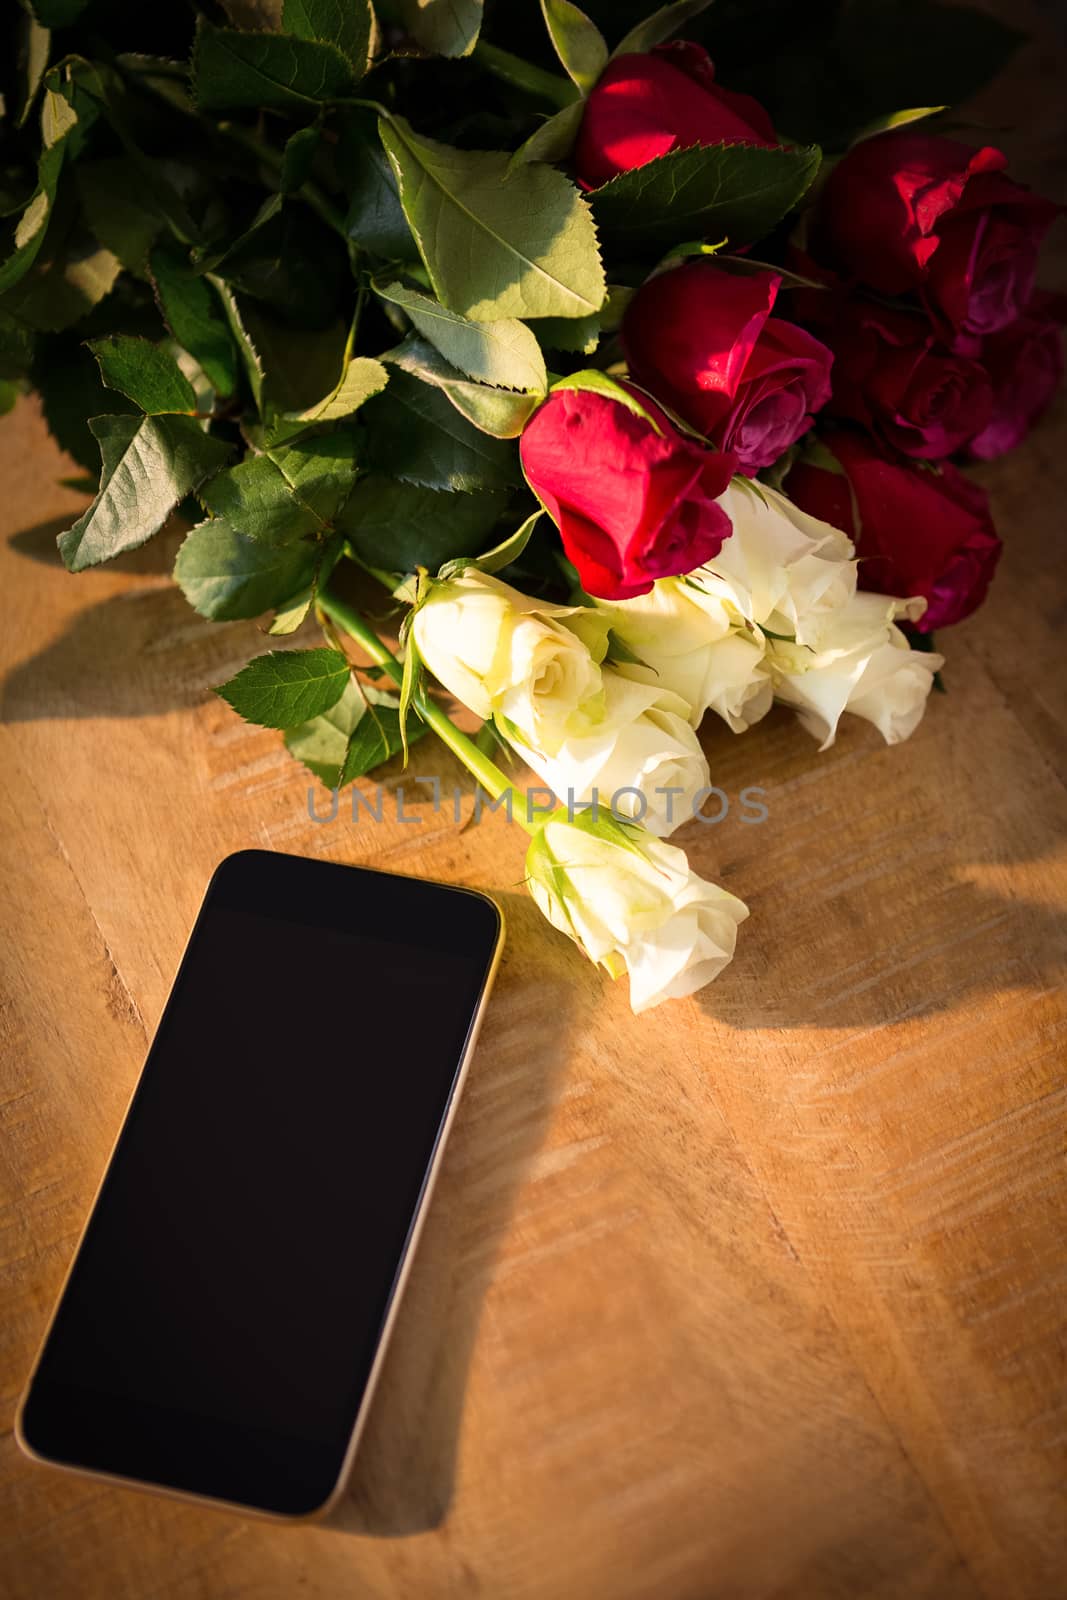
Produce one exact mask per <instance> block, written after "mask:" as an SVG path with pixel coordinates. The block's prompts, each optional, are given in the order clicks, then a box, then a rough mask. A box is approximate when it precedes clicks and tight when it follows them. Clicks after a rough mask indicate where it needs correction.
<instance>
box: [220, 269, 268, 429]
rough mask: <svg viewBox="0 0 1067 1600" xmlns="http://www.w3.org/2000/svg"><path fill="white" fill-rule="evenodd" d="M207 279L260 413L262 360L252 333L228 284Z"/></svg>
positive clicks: (262, 380)
mask: <svg viewBox="0 0 1067 1600" xmlns="http://www.w3.org/2000/svg"><path fill="white" fill-rule="evenodd" d="M207 281H208V283H209V284H210V285H211V287H212V288H213V289H214V290H215V293H216V294H217V295H218V297H219V301H220V303H221V305H222V312H223V316H224V317H225V319H226V323H227V325H228V327H229V331H230V334H231V335H232V337H233V341H234V343H235V344H236V346H237V349H238V351H239V353H240V356H241V361H242V364H243V366H244V369H245V376H246V377H247V379H248V387H249V389H250V390H251V393H252V399H253V400H254V401H255V403H256V410H257V411H258V412H260V414H261V415H262V412H263V384H264V381H265V374H264V371H263V362H262V360H261V358H260V354H259V351H258V350H257V349H256V346H255V344H254V342H253V340H252V335H251V334H250V333H249V331H248V327H247V325H246V322H245V318H244V316H242V314H241V308H240V306H239V305H238V304H237V296H236V295H235V294H234V292H233V290H232V289H231V288H230V286H229V284H228V283H223V281H222V279H221V278H216V277H214V276H209V277H208V280H207Z"/></svg>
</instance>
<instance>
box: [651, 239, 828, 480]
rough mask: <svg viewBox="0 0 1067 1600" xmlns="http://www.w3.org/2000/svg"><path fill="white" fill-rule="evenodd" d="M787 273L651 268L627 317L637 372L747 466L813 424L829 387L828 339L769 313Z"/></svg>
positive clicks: (700, 264)
mask: <svg viewBox="0 0 1067 1600" xmlns="http://www.w3.org/2000/svg"><path fill="white" fill-rule="evenodd" d="M781 281H782V280H781V279H780V278H779V277H778V276H777V274H776V273H773V272H756V273H752V274H748V273H744V274H741V273H731V272H726V271H724V270H723V268H721V267H716V266H714V265H713V264H712V263H711V262H710V261H691V262H687V263H686V265H685V266H682V267H677V268H675V269H674V270H673V271H671V272H662V273H660V274H659V275H658V276H656V277H654V278H650V279H649V280H648V282H647V283H646V284H645V285H644V286H643V287H642V288H641V289H639V290H638V292H637V294H636V295H635V296H634V298H633V300H632V301H631V302H630V306H629V308H628V310H627V313H626V318H625V320H624V322H623V329H622V341H623V348H624V350H625V352H626V358H627V361H628V362H629V366H630V371H631V373H632V374H633V377H634V378H635V380H636V381H637V382H638V383H640V384H642V385H643V386H644V387H645V388H646V389H650V390H651V391H652V393H653V394H654V395H657V396H658V397H659V399H661V400H662V401H663V403H664V405H669V406H670V407H671V408H672V410H674V411H676V412H677V413H678V415H679V416H680V417H684V418H685V420H686V421H687V422H689V423H692V425H693V427H694V428H699V429H700V432H701V433H704V434H706V435H707V437H708V438H709V439H711V440H712V441H713V442H714V443H715V444H717V445H718V446H719V447H720V448H721V449H723V450H733V451H735V452H736V455H737V462H738V466H739V467H740V469H741V471H742V472H745V473H748V474H749V476H751V475H752V474H753V473H755V472H757V471H758V470H759V468H760V467H769V466H770V465H771V463H772V462H773V461H776V460H777V459H778V457H779V456H780V455H781V453H782V451H783V450H785V449H786V448H787V447H788V446H789V445H791V444H792V443H793V441H794V439H798V438H799V437H800V435H801V434H802V433H805V432H806V431H807V429H808V428H810V427H811V423H812V412H814V411H817V410H818V409H819V407H820V406H821V405H822V404H823V403H824V402H825V401H826V400H827V398H828V397H829V394H830V362H831V359H832V358H831V355H830V352H829V350H827V348H826V346H825V345H824V344H820V342H819V341H818V339H816V338H814V337H813V336H812V335H811V334H810V333H808V332H807V331H806V330H805V329H804V328H798V327H797V325H796V324H795V323H793V322H785V321H783V319H782V318H781V317H772V316H771V308H772V307H773V305H774V301H775V297H776V295H777V293H778V288H779V285H780V284H781Z"/></svg>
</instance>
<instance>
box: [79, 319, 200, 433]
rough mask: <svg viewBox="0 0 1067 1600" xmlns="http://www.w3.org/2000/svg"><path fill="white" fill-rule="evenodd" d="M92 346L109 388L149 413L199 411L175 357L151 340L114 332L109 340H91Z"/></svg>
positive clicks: (101, 373)
mask: <svg viewBox="0 0 1067 1600" xmlns="http://www.w3.org/2000/svg"><path fill="white" fill-rule="evenodd" d="M89 349H90V350H91V351H92V353H93V355H94V356H95V357H96V359H97V362H98V364H99V367H100V376H101V377H102V378H103V380H104V383H105V384H106V385H107V387H108V388H109V389H117V390H118V392H119V394H124V395H125V396H126V398H127V399H128V400H132V401H133V402H134V404H135V405H138V406H140V408H141V410H142V411H147V412H148V413H149V415H150V416H162V415H163V414H164V413H166V412H172V411H173V412H184V413H185V414H186V415H188V414H189V413H190V412H194V411H195V410H196V395H195V393H194V391H193V386H192V384H191V383H190V382H189V380H188V379H187V378H185V377H183V376H182V373H181V371H180V369H179V367H178V363H177V362H176V361H175V360H174V358H173V356H169V355H168V354H167V352H166V351H165V350H161V349H160V348H159V346H158V345H155V344H152V343H151V342H150V340H148V339H135V338H131V337H130V335H129V334H114V333H113V334H110V335H109V336H108V337H107V338H106V339H92V340H90V341H89Z"/></svg>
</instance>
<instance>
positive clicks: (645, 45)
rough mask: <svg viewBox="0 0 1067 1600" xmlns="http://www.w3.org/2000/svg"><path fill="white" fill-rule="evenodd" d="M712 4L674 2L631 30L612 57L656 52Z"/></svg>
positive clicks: (704, 0) (705, 0)
mask: <svg viewBox="0 0 1067 1600" xmlns="http://www.w3.org/2000/svg"><path fill="white" fill-rule="evenodd" d="M710 4H711V0H673V4H671V5H666V6H662V7H661V8H660V10H659V11H654V12H653V13H652V15H651V16H650V17H645V19H644V21H643V22H639V23H638V24H637V26H636V27H634V28H631V29H630V31H629V33H628V34H627V35H626V37H625V38H624V39H620V40H619V43H618V44H617V45H616V46H615V49H614V50H613V51H612V52H611V54H612V57H613V58H614V57H615V56H628V55H644V54H645V52H646V51H649V50H654V49H655V48H656V46H657V45H658V44H662V43H663V41H664V40H665V39H670V38H672V37H673V35H674V34H676V33H677V32H678V29H679V28H682V27H684V26H685V24H686V23H687V22H688V21H689V20H690V19H691V18H692V17H697V16H699V15H700V13H701V12H702V11H706V10H707V9H708V6H709V5H710Z"/></svg>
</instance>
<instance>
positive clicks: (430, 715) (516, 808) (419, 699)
mask: <svg viewBox="0 0 1067 1600" xmlns="http://www.w3.org/2000/svg"><path fill="white" fill-rule="evenodd" d="M318 606H319V610H320V611H324V612H325V613H326V615H327V616H328V617H329V618H330V619H331V620H332V621H333V622H336V623H337V624H338V626H340V627H342V628H343V629H344V631H345V632H346V633H347V634H348V635H349V636H350V637H351V638H353V639H355V641H356V643H357V644H359V645H361V646H362V648H363V649H364V650H365V651H366V653H367V654H368V655H369V656H370V658H371V660H372V661H373V662H374V664H375V666H377V667H381V668H382V670H383V671H384V672H385V673H386V675H387V676H388V677H390V678H392V680H393V682H394V683H395V684H397V685H398V686H399V685H400V684H401V683H402V682H403V677H404V669H403V667H402V666H401V664H400V662H399V661H398V660H397V658H396V656H395V655H394V654H393V652H392V651H391V650H390V649H389V647H388V645H386V644H383V642H382V640H381V639H379V637H378V635H377V634H376V633H375V632H374V629H373V628H371V627H370V626H369V625H368V624H367V623H366V622H364V620H363V618H362V617H361V616H360V615H359V613H358V611H355V610H353V608H352V607H351V606H350V605H348V604H346V602H345V601H344V600H339V599H338V598H337V596H336V595H335V594H331V593H329V592H328V591H327V592H326V593H324V594H320V595H319V598H318ZM412 703H413V705H414V707H415V709H416V711H417V712H418V714H419V716H420V717H421V718H422V720H423V722H425V723H426V725H427V727H429V728H432V729H433V731H434V733H436V735H437V737H438V738H439V739H441V740H442V741H443V743H445V744H446V745H447V746H448V748H449V749H450V750H451V751H452V753H453V755H455V756H458V757H459V759H460V761H462V763H463V765H464V766H465V767H466V769H467V771H468V772H469V773H470V774H471V776H472V777H474V778H475V779H476V780H477V781H478V783H480V784H481V786H482V788H483V789H484V790H485V792H486V793H487V794H488V795H491V796H492V798H493V799H494V800H499V799H501V798H502V797H503V796H504V795H506V794H507V793H508V792H509V791H511V793H512V795H513V796H514V798H515V800H518V801H519V804H517V805H516V804H514V803H513V804H512V807H511V809H510V811H509V815H510V816H511V817H512V820H513V821H515V822H518V823H520V824H521V826H522V827H524V828H525V829H526V831H527V833H536V832H537V829H536V827H534V826H533V824H531V823H529V822H527V820H526V815H525V807H524V806H523V805H522V803H521V796H519V795H517V794H516V792H515V790H514V787H513V785H512V784H510V783H509V782H508V780H507V777H506V776H505V775H504V773H503V772H501V770H500V768H499V767H498V766H497V765H496V763H495V762H493V761H490V760H489V757H488V756H487V755H483V753H482V751H481V750H479V749H478V746H477V745H476V744H475V742H474V740H473V739H471V738H468V736H467V735H466V734H465V733H464V732H463V731H462V730H461V729H460V728H457V727H456V725H455V723H454V722H453V721H452V719H451V717H449V716H447V715H446V713H445V712H444V711H442V710H441V707H440V706H439V705H437V704H436V703H435V702H434V701H433V700H431V699H430V698H429V696H428V695H426V694H424V693H423V691H422V690H421V689H416V691H415V695H414V698H413V701H412Z"/></svg>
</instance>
